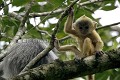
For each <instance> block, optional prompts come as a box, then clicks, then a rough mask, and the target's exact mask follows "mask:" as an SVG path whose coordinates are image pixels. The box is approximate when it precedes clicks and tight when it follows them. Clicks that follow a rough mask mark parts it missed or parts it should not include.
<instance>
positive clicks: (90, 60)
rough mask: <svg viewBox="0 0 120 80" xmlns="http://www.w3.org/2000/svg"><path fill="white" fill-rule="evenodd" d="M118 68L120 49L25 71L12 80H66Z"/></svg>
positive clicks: (119, 64)
mask: <svg viewBox="0 0 120 80" xmlns="http://www.w3.org/2000/svg"><path fill="white" fill-rule="evenodd" d="M119 67H120V48H118V49H116V50H111V51H108V52H105V54H103V55H102V56H99V57H98V58H96V57H95V55H93V56H89V57H86V58H84V59H83V60H82V61H79V62H76V61H74V60H70V61H64V62H62V61H58V60H56V61H55V62H53V63H51V64H44V65H41V66H39V67H37V68H34V69H31V70H29V71H26V72H24V73H22V74H20V75H19V76H16V77H15V78H13V79H12V80H66V79H71V78H76V77H81V76H86V75H89V74H94V73H98V72H103V71H105V70H109V69H113V68H119Z"/></svg>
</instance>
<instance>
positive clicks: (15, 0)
mask: <svg viewBox="0 0 120 80" xmlns="http://www.w3.org/2000/svg"><path fill="white" fill-rule="evenodd" d="M30 1H31V0H13V2H12V4H13V5H14V6H22V5H25V4H26V3H28V2H30Z"/></svg>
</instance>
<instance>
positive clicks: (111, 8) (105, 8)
mask: <svg viewBox="0 0 120 80" xmlns="http://www.w3.org/2000/svg"><path fill="white" fill-rule="evenodd" d="M116 8H117V7H116V6H105V7H103V8H102V9H103V10H105V11H109V10H113V9H116Z"/></svg>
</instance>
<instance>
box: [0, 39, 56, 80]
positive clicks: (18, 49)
mask: <svg viewBox="0 0 120 80" xmlns="http://www.w3.org/2000/svg"><path fill="white" fill-rule="evenodd" d="M46 43H47V42H45V41H43V40H38V39H24V40H20V41H18V43H16V44H15V45H13V47H12V48H11V49H10V50H9V52H8V54H9V55H7V56H6V57H5V58H4V59H3V61H2V62H1V63H0V72H2V73H0V75H1V78H0V80H5V79H8V78H12V77H14V76H16V75H17V74H19V73H20V72H21V70H22V69H23V68H24V67H25V66H26V65H27V64H28V63H29V62H30V61H31V60H32V59H33V58H34V57H35V56H36V55H37V54H38V53H40V52H41V51H42V50H43V49H45V48H46V47H47V44H46ZM55 59H58V57H57V56H56V55H55V53H54V52H53V51H50V52H49V53H48V54H47V55H46V56H44V57H43V58H42V59H41V60H40V61H39V62H37V63H36V64H35V65H34V66H33V67H37V66H39V65H41V64H47V63H50V62H52V61H54V60H55Z"/></svg>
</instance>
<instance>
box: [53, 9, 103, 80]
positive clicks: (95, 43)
mask: <svg viewBox="0 0 120 80" xmlns="http://www.w3.org/2000/svg"><path fill="white" fill-rule="evenodd" d="M96 26H97V22H95V21H93V20H92V19H90V18H88V17H87V16H85V15H83V16H81V17H80V18H78V19H77V20H76V21H75V22H74V23H73V10H70V12H69V15H68V18H67V20H66V23H65V27H64V32H65V33H68V34H72V37H73V38H75V39H76V41H77V45H78V46H77V47H76V46H75V45H65V46H60V45H59V42H58V41H57V40H55V44H54V45H55V47H56V48H57V50H58V51H72V52H74V53H75V56H76V58H77V59H81V58H84V57H87V56H90V55H93V54H95V53H99V54H101V51H102V48H103V41H102V40H101V38H100V36H99V34H98V33H97V32H96V30H95V29H96ZM89 77H90V76H89ZM89 80H93V79H92V78H91V79H89Z"/></svg>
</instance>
